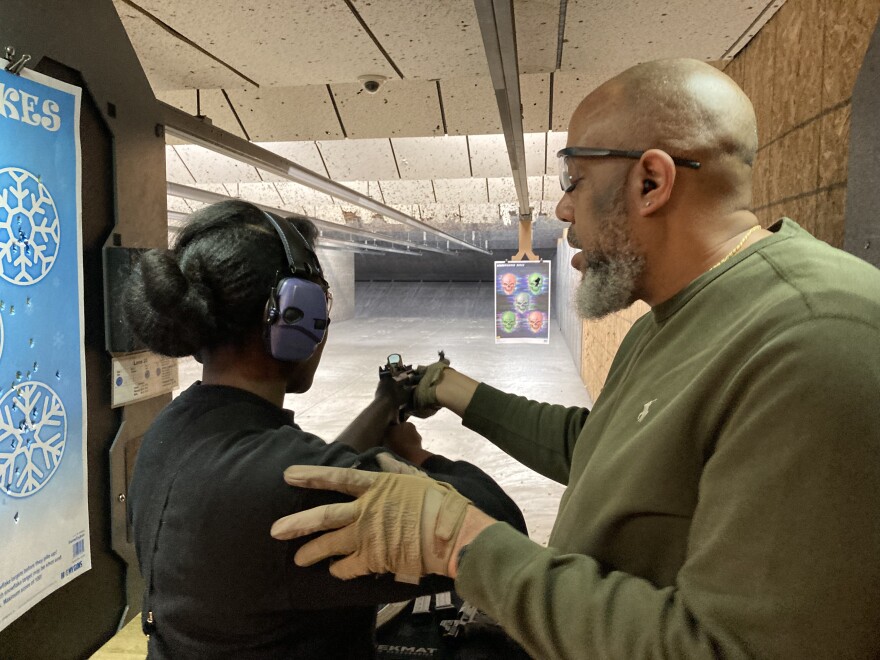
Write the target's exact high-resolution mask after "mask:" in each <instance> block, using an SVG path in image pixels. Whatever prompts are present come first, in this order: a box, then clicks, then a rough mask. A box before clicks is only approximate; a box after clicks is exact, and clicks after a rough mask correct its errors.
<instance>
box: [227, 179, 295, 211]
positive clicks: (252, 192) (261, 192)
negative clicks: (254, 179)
mask: <svg viewBox="0 0 880 660" xmlns="http://www.w3.org/2000/svg"><path fill="white" fill-rule="evenodd" d="M238 195H239V196H240V197H241V198H242V199H245V200H247V201H249V202H253V203H255V204H263V205H265V206H274V207H275V208H280V207H282V206H285V204H284V199H283V198H282V197H281V194H280V193H279V192H278V190H277V189H276V188H275V185H274V184H272V183H242V184H239V186H238Z"/></svg>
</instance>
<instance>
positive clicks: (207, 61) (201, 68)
mask: <svg viewBox="0 0 880 660" xmlns="http://www.w3.org/2000/svg"><path fill="white" fill-rule="evenodd" d="M140 4H141V5H143V3H140ZM113 5H114V6H115V7H116V11H117V12H118V13H119V18H120V19H122V24H123V25H124V26H125V31H126V32H127V33H128V37H129V39H130V40H131V44H132V46H134V49H135V52H136V53H137V56H138V59H139V60H140V62H141V66H142V67H143V68H144V72H145V73H146V74H147V78H148V79H149V81H150V85H151V86H152V87H153V91H157V90H174V89H177V90H179V89H196V88H219V87H242V86H245V85H248V86H250V85H251V83H250V82H248V81H247V80H246V79H245V78H243V77H242V76H241V75H239V74H238V73H236V72H235V71H233V70H232V69H231V68H229V67H227V66H224V65H223V64H222V63H221V62H218V61H217V60H215V59H212V58H211V57H209V56H208V55H206V54H205V53H203V52H201V51H199V50H198V49H196V48H194V47H193V46H191V45H190V44H188V43H186V42H185V41H181V40H180V39H178V38H177V37H175V36H174V35H173V34H171V33H170V32H168V31H167V30H165V29H164V28H162V27H161V26H160V25H158V24H157V23H156V22H155V21H153V20H150V18H149V17H148V16H146V15H145V14H144V12H143V11H138V10H137V9H135V8H133V7H132V6H131V5H128V4H126V3H124V2H122V1H121V0H113ZM194 13H195V12H194ZM198 13H203V12H198ZM194 18H196V17H195V16H194Z"/></svg>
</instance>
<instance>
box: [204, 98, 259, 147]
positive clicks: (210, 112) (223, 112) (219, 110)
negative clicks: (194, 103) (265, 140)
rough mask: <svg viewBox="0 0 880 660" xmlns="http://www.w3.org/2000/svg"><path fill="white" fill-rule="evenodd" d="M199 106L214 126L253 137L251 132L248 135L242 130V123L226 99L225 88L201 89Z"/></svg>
mask: <svg viewBox="0 0 880 660" xmlns="http://www.w3.org/2000/svg"><path fill="white" fill-rule="evenodd" d="M230 93H231V94H235V93H236V92H235V90H233V91H232V92H230ZM199 106H200V109H201V111H202V114H203V115H205V116H207V117H210V119H211V122H212V123H213V124H214V126H216V127H218V128H222V129H223V130H224V131H229V132H230V133H232V134H233V135H237V136H238V137H240V138H244V139H248V138H249V137H253V136H251V135H250V134H247V135H246V134H245V132H244V131H243V130H241V124H239V123H238V119H237V118H236V116H235V113H234V112H233V111H232V107H231V106H230V105H229V102H228V101H227V100H226V96H224V95H223V90H220V89H203V90H200V91H199Z"/></svg>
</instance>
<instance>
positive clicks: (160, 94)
mask: <svg viewBox="0 0 880 660" xmlns="http://www.w3.org/2000/svg"><path fill="white" fill-rule="evenodd" d="M155 93H156V98H157V99H158V100H160V101H162V102H163V103H167V104H168V105H170V106H174V107H175V108H177V109H178V110H183V111H184V112H185V113H187V114H190V115H193V116H195V115H196V114H198V103H197V102H196V94H197V92H196V90H194V89H182V90H167V89H164V90H157V91H156V92H155Z"/></svg>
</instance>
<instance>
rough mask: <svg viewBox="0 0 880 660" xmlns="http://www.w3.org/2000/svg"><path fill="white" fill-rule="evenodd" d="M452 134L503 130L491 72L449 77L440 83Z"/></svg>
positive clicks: (447, 125) (481, 133)
mask: <svg viewBox="0 0 880 660" xmlns="http://www.w3.org/2000/svg"><path fill="white" fill-rule="evenodd" d="M440 92H441V93H442V95H443V110H444V112H445V114H446V129H447V132H448V133H449V135H473V134H478V135H488V134H490V133H501V118H500V116H499V114H498V105H497V103H496V102H495V90H494V88H493V87H492V79H491V78H490V77H489V76H482V77H479V78H449V79H447V80H443V81H442V82H441V83H440Z"/></svg>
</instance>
